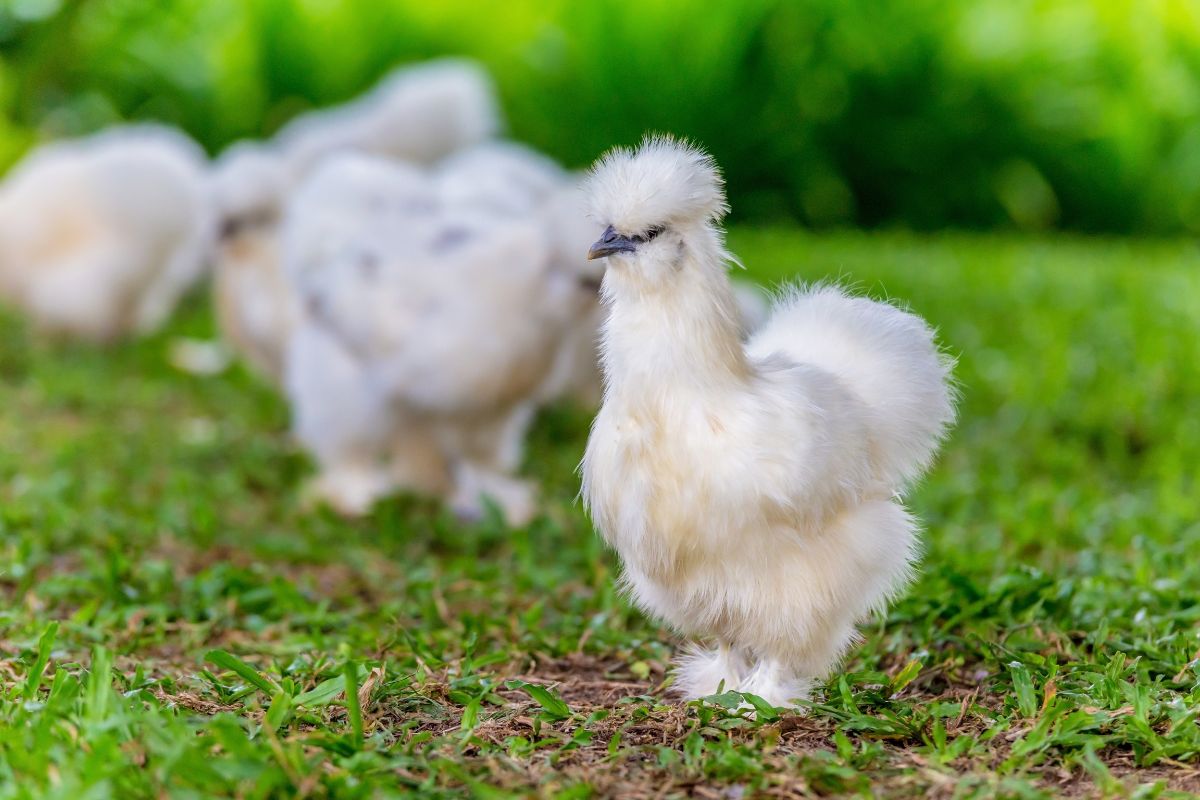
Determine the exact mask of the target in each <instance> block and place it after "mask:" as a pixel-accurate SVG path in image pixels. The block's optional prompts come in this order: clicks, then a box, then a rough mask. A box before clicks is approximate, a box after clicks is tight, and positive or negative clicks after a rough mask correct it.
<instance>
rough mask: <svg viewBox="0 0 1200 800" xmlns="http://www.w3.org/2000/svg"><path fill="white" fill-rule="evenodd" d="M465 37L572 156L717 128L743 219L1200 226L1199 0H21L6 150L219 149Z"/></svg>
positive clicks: (562, 154) (509, 106) (6, 2)
mask: <svg viewBox="0 0 1200 800" xmlns="http://www.w3.org/2000/svg"><path fill="white" fill-rule="evenodd" d="M447 53H461V54H467V55H471V56H474V57H476V58H478V59H480V60H481V61H483V62H484V63H485V64H486V65H487V66H488V67H489V68H490V69H491V70H492V72H493V75H494V76H495V78H496V81H497V84H498V86H499V89H500V91H501V95H502V98H503V101H504V105H505V109H506V112H507V115H508V118H509V122H510V129H511V132H512V134H513V135H514V136H516V137H518V138H520V139H522V140H525V141H528V142H530V143H532V144H533V145H535V146H537V147H539V148H541V149H544V150H545V151H547V152H549V153H550V154H552V155H554V156H556V157H558V158H559V159H561V160H563V161H565V162H566V163H568V164H572V165H577V166H581V165H584V164H586V163H588V162H589V161H590V160H591V159H592V158H593V157H595V156H596V155H597V154H598V153H599V152H600V151H602V150H603V149H605V148H606V147H608V146H610V145H612V144H614V143H633V142H635V141H636V140H637V139H638V138H640V136H641V134H642V133H643V132H644V131H645V130H648V129H655V130H668V131H673V132H676V133H680V134H685V135H689V136H692V137H694V138H696V139H697V140H699V141H700V142H702V143H704V144H705V145H706V146H707V147H709V148H710V149H711V150H712V151H713V152H714V154H715V155H716V156H717V158H718V159H719V160H720V162H721V163H722V164H723V165H724V167H725V169H726V172H727V174H728V178H729V183H730V193H731V195H732V199H733V201H734V204H735V210H736V211H737V213H738V215H739V216H740V217H743V218H747V217H750V218H755V219H760V220H764V219H766V220H769V219H773V218H794V219H799V220H802V221H804V222H806V223H808V224H811V225H815V226H824V225H845V224H863V225H904V226H910V227H915V228H934V227H944V226H958V227H961V226H969V227H979V226H986V227H994V226H1016V227H1022V228H1045V227H1053V226H1061V227H1067V228H1072V229H1079V230H1088V231H1113V232H1145V233H1172V232H1180V231H1189V232H1200V3H1197V2H1196V0H955V1H954V2H934V0H805V2H788V1H787V0H725V1H722V0H709V1H708V2H699V1H698V0H587V1H586V2H570V1H569V0H551V1H550V2H545V1H538V0H510V2H508V3H506V4H503V5H500V4H481V3H474V2H466V1H465V0H440V2H437V3H426V2H419V1H418V0H410V1H408V2H402V1H401V0H212V2H201V1H200V0H160V1H159V2H156V3H149V2H145V0H90V1H88V2H72V0H0V104H2V107H3V109H4V110H5V119H4V121H3V123H0V124H2V126H3V127H0V160H3V162H4V163H9V162H11V161H12V160H13V159H15V158H16V157H17V156H18V155H19V154H20V153H21V152H22V151H23V149H24V148H26V147H28V146H29V144H30V143H31V142H33V141H35V140H37V139H39V138H43V137H47V136H58V135H65V134H72V133H79V132H84V131H88V130H92V129H95V128H97V127H100V126H102V125H104V124H107V123H110V122H113V121H116V120H119V119H126V118H133V119H143V118H152V119H159V120H163V121H166V122H171V123H175V124H178V125H180V126H182V127H183V128H185V129H186V130H188V131H189V132H191V133H192V134H193V135H194V136H196V137H197V138H198V139H199V140H200V141H201V142H202V143H203V144H204V145H205V146H206V147H208V148H209V149H210V150H213V151H215V150H217V149H219V148H220V147H222V146H224V145H225V144H227V143H229V142H230V141H232V140H234V139H237V138H240V137H246V136H260V135H263V134H268V133H270V132H271V131H272V130H274V129H275V128H277V127H278V126H279V125H280V124H282V122H284V121H285V120H286V119H288V118H289V117H291V116H292V115H294V114H295V113H297V112H299V111H302V110H304V109H305V108H308V107H310V106H314V105H323V104H327V103H331V102H335V101H338V100H342V99H345V98H348V97H350V96H352V95H354V94H355V93H357V92H359V91H361V90H362V89H364V88H366V87H367V86H369V85H370V84H371V83H372V82H373V81H374V80H376V79H377V78H378V77H379V76H380V75H381V74H382V73H383V72H384V71H386V70H387V69H388V68H390V67H391V66H393V65H395V64H397V63H400V62H404V61H410V60H414V59H420V58H427V57H431V56H435V55H440V54H447Z"/></svg>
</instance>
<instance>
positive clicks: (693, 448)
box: [582, 137, 954, 706]
mask: <svg viewBox="0 0 1200 800" xmlns="http://www.w3.org/2000/svg"><path fill="white" fill-rule="evenodd" d="M588 188H589V195H590V202H591V205H592V209H593V212H594V214H595V216H596V217H597V220H598V221H599V222H600V223H601V224H603V225H607V226H608V227H607V230H606V231H605V233H604V235H603V236H602V238H601V239H600V240H599V241H598V242H596V243H595V245H594V246H593V247H592V249H591V253H590V255H591V256H592V257H594V258H599V257H607V268H606V272H605V275H604V280H603V290H602V293H603V298H604V301H605V303H606V305H607V306H608V311H609V313H608V318H607V320H606V322H605V323H604V328H603V333H602V363H603V368H604V375H605V393H604V402H603V405H602V407H601V410H600V412H599V414H598V416H597V418H596V420H595V424H594V425H593V428H592V433H591V437H590V438H589V441H588V446H587V452H586V455H585V457H584V460H583V465H582V471H583V496H584V498H585V501H586V503H587V505H588V507H589V509H590V511H591V514H592V516H593V519H594V520H595V522H596V525H597V528H598V529H599V531H600V532H601V534H602V535H603V536H604V538H605V539H606V540H607V541H608V543H609V544H610V545H611V546H613V547H614V548H615V549H616V550H617V552H618V553H619V554H620V556H621V559H622V561H623V565H624V580H625V582H626V584H627V586H628V588H629V590H630V593H631V595H632V598H633V599H634V601H635V602H636V603H637V605H639V606H640V607H641V608H643V609H644V610H646V611H647V612H649V613H650V614H652V615H654V616H656V617H659V618H661V619H663V620H665V621H666V622H667V623H669V624H670V625H671V626H673V627H674V628H676V629H677V630H678V631H679V632H681V633H683V634H685V635H687V636H689V637H696V638H702V639H706V640H709V641H711V646H705V647H697V648H696V649H694V650H693V651H692V652H691V653H690V654H689V655H687V656H685V657H684V658H683V659H682V660H681V662H680V664H679V667H678V678H677V687H678V689H679V691H680V692H681V693H682V694H683V695H684V696H686V697H689V698H694V697H699V696H704V695H707V694H712V693H714V692H716V691H718V688H719V687H720V686H722V685H723V686H724V687H725V688H726V689H736V690H739V691H744V692H750V693H753V694H756V695H759V696H761V697H763V698H764V699H766V700H767V701H769V702H771V703H772V704H775V705H778V706H782V705H787V704H789V703H790V702H791V701H793V700H796V699H800V698H804V697H806V696H807V693H808V691H809V688H810V685H811V683H812V681H813V680H815V679H819V678H822V677H824V676H825V675H827V674H828V673H829V671H830V670H831V669H832V668H833V667H834V666H835V665H836V664H837V663H838V661H839V659H840V658H841V657H842V656H843V654H844V653H845V651H846V649H847V647H848V646H849V645H850V644H851V643H852V642H853V641H854V639H855V636H856V630H855V626H856V623H858V622H859V621H860V620H862V619H863V618H864V617H866V616H867V615H868V614H870V613H871V612H872V611H875V610H879V609H882V608H883V607H884V606H885V605H886V603H887V602H888V600H889V599H890V598H891V597H892V596H894V595H895V594H896V593H897V592H899V591H900V590H901V589H902V588H903V587H904V586H905V584H906V583H907V582H908V580H909V576H910V575H911V573H912V569H913V562H914V560H915V558H916V556H917V551H918V543H917V525H916V522H915V520H914V519H913V518H912V516H910V515H909V513H908V512H907V511H906V510H905V508H904V506H903V505H902V503H901V501H900V499H899V493H900V492H902V491H903V490H904V488H905V487H906V486H907V485H908V484H910V483H911V482H912V481H913V480H914V479H916V478H917V477H918V476H919V475H920V474H921V473H922V472H923V471H924V470H925V468H926V467H927V466H928V465H929V463H930V461H931V460H932V458H933V456H934V453H935V451H936V450H937V447H938V444H939V442H940V440H941V439H942V437H943V434H944V432H945V431H946V429H947V427H948V426H949V425H950V423H951V422H952V420H953V418H954V402H953V392H952V390H951V388H950V383H949V380H950V379H949V371H950V364H949V362H948V361H947V360H946V359H945V358H943V357H942V356H941V355H940V354H939V351H938V347H937V345H936V343H935V340H934V334H933V332H932V331H931V330H930V328H929V327H928V326H927V325H926V324H925V323H924V322H923V321H922V320H921V319H920V318H918V317H916V316H914V315H912V314H909V313H906V312H904V311H901V310H900V309H898V308H896V307H894V306H891V305H888V304H885V303H878V302H873V301H871V300H868V299H865V298H859V297H850V296H847V295H846V294H845V293H843V292H842V291H841V290H839V289H837V288H833V287H821V288H816V289H811V290H807V291H805V290H794V291H790V292H787V293H785V294H784V295H783V296H782V297H781V298H780V299H779V300H778V302H777V304H776V306H775V309H774V311H773V313H772V315H771V317H770V319H769V320H768V321H767V322H766V324H765V326H764V327H763V328H762V329H761V330H760V331H759V332H758V333H757V334H756V335H754V336H753V337H752V338H751V339H750V340H749V342H748V343H746V344H745V345H743V343H742V341H741V340H740V338H739V335H738V334H739V331H738V324H737V320H738V310H737V304H736V301H735V298H734V294H733V292H732V291H731V288H730V283H729V278H728V276H727V274H726V262H727V260H728V259H729V255H728V254H727V253H726V251H725V248H724V241H723V236H722V232H721V230H720V229H719V227H718V223H719V220H720V219H721V218H722V217H723V216H724V214H725V212H726V210H727V207H726V204H725V197H724V191H723V184H722V180H721V177H720V175H719V173H718V170H717V167H716V165H715V164H714V163H713V161H712V160H711V159H710V158H709V157H708V156H707V155H705V154H704V153H702V152H701V151H699V150H697V149H695V148H693V147H691V146H689V145H686V144H683V143H679V142H677V141H675V140H672V139H670V138H661V137H660V138H650V139H647V140H646V141H645V142H644V143H643V144H642V146H641V148H640V149H638V150H637V151H636V152H630V151H628V150H623V149H617V150H614V151H612V152H610V153H609V154H608V155H607V156H605V157H604V158H603V159H602V160H601V161H600V162H599V164H598V165H597V166H596V168H595V169H594V172H593V174H592V176H591V178H590V183H589V187H588Z"/></svg>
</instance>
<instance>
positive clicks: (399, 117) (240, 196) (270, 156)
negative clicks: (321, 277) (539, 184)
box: [213, 59, 500, 383]
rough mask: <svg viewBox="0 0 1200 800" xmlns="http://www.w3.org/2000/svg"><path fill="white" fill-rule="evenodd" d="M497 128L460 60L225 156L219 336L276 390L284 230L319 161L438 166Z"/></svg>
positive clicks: (482, 88)
mask: <svg viewBox="0 0 1200 800" xmlns="http://www.w3.org/2000/svg"><path fill="white" fill-rule="evenodd" d="M499 127H500V117H499V113H498V110H497V107H496V100H495V96H494V91H493V89H492V85H491V82H490V80H489V79H488V77H487V75H486V73H485V72H484V71H483V70H482V69H481V68H479V67H478V66H477V65H475V64H474V63H472V62H470V61H466V60H462V59H442V60H438V61H432V62H429V63H426V64H421V65H418V66H409V67H404V68H401V69H398V70H396V71H394V72H393V73H392V74H391V75H389V76H388V77H386V78H384V79H383V80H382V81H381V82H380V83H379V85H377V86H376V87H375V88H374V89H372V90H371V91H370V92H368V93H367V94H366V95H364V96H363V97H361V98H359V99H357V100H354V101H352V102H350V103H346V104H344V105H341V106H337V107H334V108H330V109H322V110H319V111H313V112H309V113H307V114H304V115H302V116H300V117H298V118H296V119H295V120H293V121H292V122H290V123H289V124H288V125H286V126H284V128H283V129H281V130H280V131H279V133H278V134H276V136H275V137H274V139H272V140H271V141H269V142H240V143H238V144H236V145H234V146H232V147H230V148H229V149H228V150H227V151H226V152H225V153H223V154H222V155H221V158H220V159H219V160H218V162H217V165H216V169H215V172H214V181H213V182H214V190H215V195H216V198H217V206H218V209H219V213H220V216H221V237H220V241H219V244H218V248H217V257H216V276H215V293H216V305H217V313H218V319H219V322H220V326H221V331H222V333H223V335H224V336H225V338H226V339H227V340H228V341H229V342H230V343H231V344H232V346H233V347H234V349H235V350H236V351H237V352H238V353H239V354H240V355H241V356H242V357H243V358H245V359H246V361H247V362H249V363H250V364H251V366H253V367H254V368H255V369H256V370H257V371H258V372H260V373H262V374H263V375H265V376H266V377H268V378H269V379H271V380H272V381H273V382H275V383H279V382H280V381H282V377H283V351H284V349H285V347H286V344H287V339H288V337H289V335H290V332H291V329H292V325H293V324H294V321H295V317H296V309H295V297H294V296H293V294H292V293H291V291H290V287H289V284H288V282H287V281H286V280H284V278H283V267H282V263H281V261H280V253H279V248H280V243H279V236H280V232H279V222H280V218H281V216H282V214H283V208H284V205H285V203H286V201H287V197H288V195H289V194H291V193H292V192H294V191H295V190H296V189H297V187H298V186H299V185H300V184H301V182H303V181H304V179H305V178H306V177H307V176H308V175H309V174H310V173H311V171H312V169H313V168H314V166H315V165H316V164H318V163H319V162H320V161H321V160H322V159H323V158H326V157H328V156H329V155H331V154H335V153H339V152H358V153H369V154H375V155H379V156H387V157H390V158H394V159H398V160H403V161H408V162H413V163H418V164H429V163H433V162H435V161H437V160H439V159H441V158H443V157H445V156H447V155H450V154H451V153H454V152H456V151H458V150H460V149H463V148H469V147H471V146H473V145H475V144H477V143H479V142H482V141H484V140H486V139H489V138H490V137H492V136H494V135H495V134H496V133H497V131H498V130H499Z"/></svg>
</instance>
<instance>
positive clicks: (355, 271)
mask: <svg viewBox="0 0 1200 800" xmlns="http://www.w3.org/2000/svg"><path fill="white" fill-rule="evenodd" d="M497 176H501V177H497ZM564 183H565V173H562V171H561V170H558V168H557V167H554V166H553V164H551V163H550V162H545V161H542V160H540V159H539V158H538V157H536V156H535V155H533V154H531V153H529V152H528V151H525V150H522V149H519V148H516V147H515V146H507V145H506V146H499V145H484V146H482V147H481V148H480V149H478V150H477V151H474V152H470V153H467V154H464V155H463V156H462V157H456V158H454V159H451V160H449V161H447V162H446V163H445V164H443V165H441V166H440V167H439V168H438V169H437V170H435V171H426V170H421V169H419V168H417V167H414V166H411V165H405V164H402V163H399V162H393V161H389V160H386V159H381V158H378V157H370V156H364V155H341V156H335V157H333V158H331V159H328V160H326V161H325V162H323V163H322V164H321V165H320V166H319V167H318V169H317V170H316V171H315V172H314V173H313V175H312V176H311V178H310V179H309V180H307V181H305V182H304V184H303V185H302V186H301V188H300V190H299V192H298V193H297V195H296V197H295V198H294V201H293V203H292V204H291V206H290V207H289V210H288V213H287V215H286V217H285V221H284V227H283V257H284V263H285V264H286V268H287V271H288V277H289V279H290V280H291V281H292V282H293V285H294V286H295V287H296V289H297V290H298V297H299V298H300V302H299V306H298V307H299V309H300V313H299V317H298V323H297V326H296V329H295V331H294V334H293V336H292V338H291V343H290V346H289V349H288V355H287V369H286V388H287V393H288V396H289V398H290V400H291V402H292V406H293V413H294V427H295V432H296V435H297V437H298V438H299V439H300V441H301V442H302V443H304V444H305V445H306V446H307V447H308V448H309V449H310V450H311V451H312V452H313V454H314V456H315V457H316V459H317V461H318V465H319V468H320V475H319V476H318V478H317V480H316V482H315V485H314V487H313V488H314V490H315V493H316V495H317V496H318V497H319V498H321V499H324V500H326V501H328V502H329V503H330V504H331V505H333V506H334V507H335V508H338V509H339V510H341V511H343V512H346V513H359V512H362V511H365V510H366V509H367V508H368V507H369V506H370V504H371V503H372V502H373V501H374V500H376V499H378V498H379V497H380V496H382V495H384V494H386V493H388V492H391V491H393V490H394V489H396V488H407V489H411V490H416V491H420V492H425V493H432V494H436V495H440V496H443V497H445V498H446V499H447V500H448V501H449V503H450V504H451V506H452V507H453V508H454V510H455V511H456V512H457V513H459V514H460V515H463V516H468V517H477V516H479V515H480V514H481V513H482V512H483V509H484V503H485V502H486V500H485V498H489V497H490V498H491V499H492V500H494V501H495V502H496V503H497V504H498V506H499V508H500V510H501V511H502V512H503V513H504V515H505V518H506V519H507V520H508V521H509V522H510V523H512V524H515V525H519V524H522V523H524V522H526V521H528V520H529V519H530V518H531V517H532V515H533V513H534V511H535V510H536V504H535V492H534V489H533V487H532V486H531V485H530V484H529V483H527V482H525V481H523V480H521V479H519V478H517V477H515V473H516V470H517V468H518V467H519V465H520V460H521V451H522V446H523V443H524V437H525V432H526V429H527V428H528V425H529V423H530V421H531V420H532V417H533V414H534V412H535V410H536V408H537V405H538V403H539V400H540V397H541V394H540V393H541V391H542V389H543V387H544V386H545V385H546V383H547V382H548V380H549V377H550V375H551V372H552V370H553V368H554V366H555V362H556V358H557V354H558V351H559V348H560V346H561V341H562V340H563V338H564V336H565V334H566V332H567V331H568V330H569V329H570V326H571V324H572V323H573V321H574V320H576V319H577V318H578V317H579V315H580V313H581V311H582V310H584V309H586V308H587V307H588V306H589V305H590V304H594V303H595V288H594V285H592V286H590V287H589V285H588V284H589V281H588V271H589V270H590V269H592V268H591V267H589V265H588V264H587V263H586V261H585V260H584V258H583V252H584V250H586V247H587V242H588V241H589V240H590V239H592V238H594V236H595V228H594V226H593V227H591V228H590V229H588V230H584V229H582V226H580V225H576V229H577V231H578V232H579V233H578V235H577V237H576V239H575V242H574V243H575V248H574V257H573V258H572V259H569V260H567V259H564V258H562V257H561V254H560V252H559V247H560V243H561V237H562V236H564V231H562V230H558V229H555V228H554V227H553V225H552V219H553V215H554V213H558V210H559V209H561V208H563V207H565V206H562V205H560V206H557V207H551V206H552V201H553V200H554V199H556V198H559V194H558V191H559V189H560V188H561V187H562V186H563V185H564ZM578 216H579V218H580V219H582V213H580V214H579V215H578Z"/></svg>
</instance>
